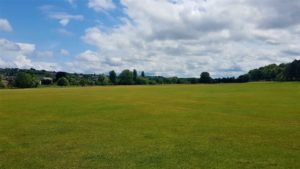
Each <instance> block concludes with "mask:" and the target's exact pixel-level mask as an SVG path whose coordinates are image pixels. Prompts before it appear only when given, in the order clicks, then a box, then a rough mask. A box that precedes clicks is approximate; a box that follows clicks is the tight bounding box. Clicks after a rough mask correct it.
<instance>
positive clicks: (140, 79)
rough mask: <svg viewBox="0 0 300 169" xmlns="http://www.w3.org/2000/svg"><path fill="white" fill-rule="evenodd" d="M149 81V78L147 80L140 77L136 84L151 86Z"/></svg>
mask: <svg viewBox="0 0 300 169" xmlns="http://www.w3.org/2000/svg"><path fill="white" fill-rule="evenodd" d="M149 82H150V81H149V79H148V78H146V77H138V78H137V79H136V82H135V83H136V84H139V85H145V84H149Z"/></svg>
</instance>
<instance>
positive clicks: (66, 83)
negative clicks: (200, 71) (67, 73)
mask: <svg viewBox="0 0 300 169" xmlns="http://www.w3.org/2000/svg"><path fill="white" fill-rule="evenodd" d="M57 85H58V86H69V85H70V83H69V80H68V79H67V78H65V77H61V78H59V79H58V80H57Z"/></svg>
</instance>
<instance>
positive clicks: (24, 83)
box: [14, 72, 39, 88]
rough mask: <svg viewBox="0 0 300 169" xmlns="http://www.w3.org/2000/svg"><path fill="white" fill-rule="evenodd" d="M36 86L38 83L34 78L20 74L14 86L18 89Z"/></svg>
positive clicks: (26, 74)
mask: <svg viewBox="0 0 300 169" xmlns="http://www.w3.org/2000/svg"><path fill="white" fill-rule="evenodd" d="M38 84H39V83H38V81H37V79H36V78H35V77H34V76H32V75H31V74H28V73H24V72H21V73H18V74H17V76H16V80H15V83H14V86H15V87H18V88H32V87H37V86H38Z"/></svg>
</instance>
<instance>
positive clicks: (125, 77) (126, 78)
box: [119, 69, 134, 85]
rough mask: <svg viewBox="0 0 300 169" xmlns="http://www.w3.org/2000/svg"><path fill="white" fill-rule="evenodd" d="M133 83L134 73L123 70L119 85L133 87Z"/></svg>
mask: <svg viewBox="0 0 300 169" xmlns="http://www.w3.org/2000/svg"><path fill="white" fill-rule="evenodd" d="M133 82H134V81H133V73H132V72H131V71H130V70H128V69H126V70H123V71H122V72H121V74H120V75H119V83H120V84H121V85H131V84H133Z"/></svg>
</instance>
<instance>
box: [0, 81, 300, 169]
mask: <svg viewBox="0 0 300 169" xmlns="http://www.w3.org/2000/svg"><path fill="white" fill-rule="evenodd" d="M0 168H1V169H42V168H49V169H75V168H80V169H82V168H86V169H94V168H95V169H96V168H97V169H102V168H103V169H119V168H120V169H160V168H164V169H197V168H200V169H254V168H255V169H264V168H267V169H299V168H300V83H246V84H217V85H161V86H113V87H82V88H80V87H76V88H39V89H15V90H0Z"/></svg>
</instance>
